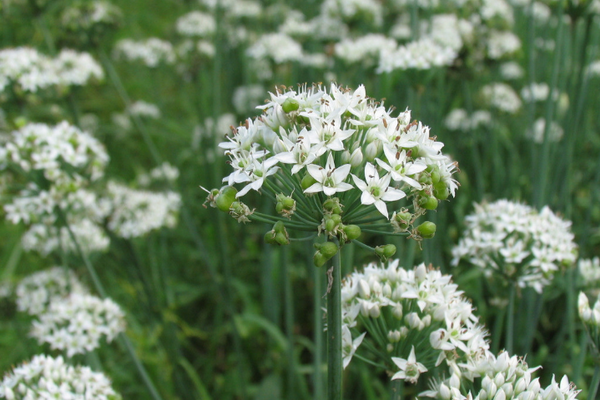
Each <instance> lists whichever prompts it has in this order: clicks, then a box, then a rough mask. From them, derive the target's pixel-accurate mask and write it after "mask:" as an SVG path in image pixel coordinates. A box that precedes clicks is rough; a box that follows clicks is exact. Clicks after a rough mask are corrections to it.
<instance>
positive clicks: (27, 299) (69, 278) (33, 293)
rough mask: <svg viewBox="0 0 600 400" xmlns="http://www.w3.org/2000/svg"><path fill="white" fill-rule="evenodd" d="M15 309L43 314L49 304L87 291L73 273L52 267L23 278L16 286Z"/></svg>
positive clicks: (32, 313) (63, 268)
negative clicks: (71, 294)
mask: <svg viewBox="0 0 600 400" xmlns="http://www.w3.org/2000/svg"><path fill="white" fill-rule="evenodd" d="M15 293H16V295H17V309H18V310H19V311H22V312H26V313H28V314H31V315H41V314H44V313H45V312H46V311H47V310H48V307H49V306H50V303H52V302H53V301H55V300H60V299H62V298H65V297H66V296H68V295H69V293H73V294H87V293H88V289H87V288H86V287H85V286H84V285H83V284H82V283H81V282H80V281H79V279H78V278H77V276H76V275H75V274H74V273H73V271H71V270H69V269H67V268H65V267H52V268H50V269H47V270H45V271H40V272H36V273H34V274H31V275H29V276H27V277H26V278H23V279H22V280H21V282H19V284H18V285H17V289H16V291H15Z"/></svg>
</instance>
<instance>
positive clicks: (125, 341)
mask: <svg viewBox="0 0 600 400" xmlns="http://www.w3.org/2000/svg"><path fill="white" fill-rule="evenodd" d="M58 214H59V217H60V219H61V220H62V222H63V224H64V226H65V228H67V231H68V232H69V237H70V238H71V240H72V241H73V244H74V245H75V251H76V252H77V255H78V256H79V257H80V258H81V259H82V261H83V263H84V264H85V267H86V268H87V270H88V273H89V274H90V277H91V278H92V282H93V283H94V287H95V288H96V290H97V291H98V293H99V294H100V296H101V297H102V298H106V297H107V296H106V290H104V286H103V285H102V282H100V279H99V278H98V274H97V273H96V269H95V268H94V266H93V265H92V263H91V262H90V260H89V259H88V257H87V256H86V254H85V253H84V252H83V250H82V249H81V246H80V244H79V241H78V240H77V237H76V236H75V234H74V233H73V230H72V229H71V226H70V225H69V222H68V221H67V218H66V216H65V213H64V212H63V210H61V209H60V208H58ZM119 341H120V342H121V344H122V345H123V346H124V347H125V348H126V349H127V352H128V353H129V356H130V357H131V359H132V360H133V363H134V364H135V366H136V369H137V370H138V372H139V374H140V375H141V377H142V380H143V381H144V384H145V385H146V388H147V389H148V391H149V392H150V395H151V396H152V398H153V399H154V400H162V397H161V396H160V394H159V393H158V391H157V390H156V387H155V386H154V383H153V382H152V379H151V378H150V376H149V375H148V373H147V372H146V368H144V365H143V364H142V362H141V361H140V359H139V358H138V356H137V355H136V354H135V350H134V349H133V345H132V344H131V341H130V340H129V338H128V337H127V336H126V335H125V334H124V333H120V334H119Z"/></svg>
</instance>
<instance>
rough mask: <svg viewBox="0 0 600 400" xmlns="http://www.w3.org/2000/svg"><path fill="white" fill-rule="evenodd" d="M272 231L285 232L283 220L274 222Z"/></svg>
mask: <svg viewBox="0 0 600 400" xmlns="http://www.w3.org/2000/svg"><path fill="white" fill-rule="evenodd" d="M273 231H274V232H277V233H279V232H285V225H284V223H283V221H277V222H275V225H273Z"/></svg>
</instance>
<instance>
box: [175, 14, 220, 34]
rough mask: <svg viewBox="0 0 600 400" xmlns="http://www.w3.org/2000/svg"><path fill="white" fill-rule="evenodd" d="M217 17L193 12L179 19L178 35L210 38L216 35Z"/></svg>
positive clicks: (177, 24)
mask: <svg viewBox="0 0 600 400" xmlns="http://www.w3.org/2000/svg"><path fill="white" fill-rule="evenodd" d="M216 26H217V24H216V22H215V17H214V16H213V15H211V14H207V13H203V12H201V11H191V12H189V13H187V14H185V15H183V16H181V17H179V18H178V19H177V23H176V30H177V33H179V34H180V35H183V36H190V37H208V36H211V35H213V34H214V33H215V29H216Z"/></svg>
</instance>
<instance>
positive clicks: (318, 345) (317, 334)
mask: <svg viewBox="0 0 600 400" xmlns="http://www.w3.org/2000/svg"><path fill="white" fill-rule="evenodd" d="M313 253H314V248H313V246H312V243H310V245H308V246H307V252H306V255H307V257H306V258H307V264H308V268H310V269H311V271H312V276H313V286H314V288H313V326H314V332H313V335H314V342H315V351H314V354H313V369H314V371H313V387H314V389H313V392H314V395H313V398H314V400H321V399H323V398H324V397H325V396H324V393H323V388H324V385H323V372H322V371H323V309H322V306H323V298H322V297H321V290H322V289H321V287H322V283H321V270H320V269H319V268H315V267H314V266H313V261H312V257H313Z"/></svg>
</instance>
